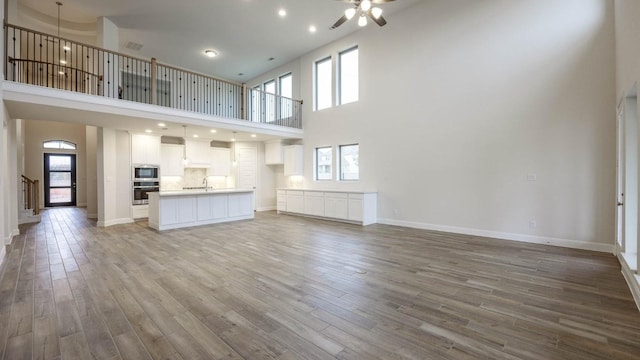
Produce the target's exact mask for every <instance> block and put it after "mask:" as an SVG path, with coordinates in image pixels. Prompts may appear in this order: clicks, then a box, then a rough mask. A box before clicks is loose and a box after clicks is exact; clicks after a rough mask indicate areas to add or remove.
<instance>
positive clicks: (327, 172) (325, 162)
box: [316, 146, 333, 180]
mask: <svg viewBox="0 0 640 360" xmlns="http://www.w3.org/2000/svg"><path fill="white" fill-rule="evenodd" d="M332 150H333V149H332V148H331V146H328V147H319V148H316V180H331V179H332V171H331V162H332V160H333V156H332Z"/></svg>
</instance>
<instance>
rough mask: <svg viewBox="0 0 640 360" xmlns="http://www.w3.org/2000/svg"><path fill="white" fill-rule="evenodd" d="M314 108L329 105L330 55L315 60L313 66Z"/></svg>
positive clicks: (320, 108)
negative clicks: (314, 65)
mask: <svg viewBox="0 0 640 360" xmlns="http://www.w3.org/2000/svg"><path fill="white" fill-rule="evenodd" d="M315 86H316V89H315V90H316V91H315V100H316V103H315V106H316V110H322V109H326V108H330V107H331V86H332V82H331V57H327V58H324V59H322V60H319V61H316V67H315Z"/></svg>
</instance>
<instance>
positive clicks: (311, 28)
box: [309, 25, 318, 33]
mask: <svg viewBox="0 0 640 360" xmlns="http://www.w3.org/2000/svg"><path fill="white" fill-rule="evenodd" d="M316 31H318V29H316V27H315V25H311V26H309V32H310V33H314V32H316Z"/></svg>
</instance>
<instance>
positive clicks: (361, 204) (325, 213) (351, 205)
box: [277, 189, 378, 225]
mask: <svg viewBox="0 0 640 360" xmlns="http://www.w3.org/2000/svg"><path fill="white" fill-rule="evenodd" d="M277 197H278V199H277V210H278V212H279V213H280V212H284V213H291V214H299V215H306V216H314V217H323V218H329V219H333V220H338V221H347V222H355V223H359V224H362V225H369V224H374V223H376V222H377V217H378V210H377V209H378V205H377V204H378V195H377V193H373V192H347V191H321V190H299V189H292V190H290V189H279V190H277Z"/></svg>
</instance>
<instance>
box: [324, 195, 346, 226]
mask: <svg viewBox="0 0 640 360" xmlns="http://www.w3.org/2000/svg"><path fill="white" fill-rule="evenodd" d="M348 196H349V194H345V193H330V192H326V193H324V216H326V217H330V218H336V219H347V218H348V217H349V205H348V203H347V197H348Z"/></svg>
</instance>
